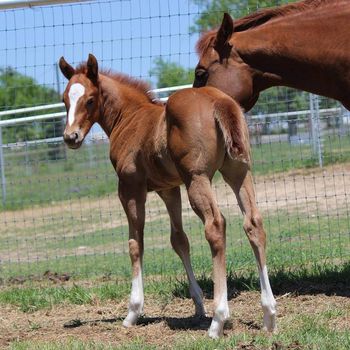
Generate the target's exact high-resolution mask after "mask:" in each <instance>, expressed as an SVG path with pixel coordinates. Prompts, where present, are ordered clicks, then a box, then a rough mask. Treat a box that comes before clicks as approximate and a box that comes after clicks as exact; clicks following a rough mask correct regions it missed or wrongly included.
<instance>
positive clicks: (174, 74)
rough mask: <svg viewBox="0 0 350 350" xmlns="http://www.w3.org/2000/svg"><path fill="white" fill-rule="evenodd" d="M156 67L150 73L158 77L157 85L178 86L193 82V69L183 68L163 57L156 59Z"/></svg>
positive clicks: (160, 86)
mask: <svg viewBox="0 0 350 350" xmlns="http://www.w3.org/2000/svg"><path fill="white" fill-rule="evenodd" d="M154 65H155V67H154V68H153V69H151V70H150V72H149V73H150V75H151V76H155V77H157V80H158V82H157V87H159V88H162V87H167V86H176V85H183V84H190V83H192V82H193V69H191V68H187V69H186V68H183V67H181V66H180V65H179V64H177V63H174V62H167V61H165V60H164V59H163V58H162V57H158V58H156V59H155V60H154Z"/></svg>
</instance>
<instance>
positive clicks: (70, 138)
mask: <svg viewBox="0 0 350 350" xmlns="http://www.w3.org/2000/svg"><path fill="white" fill-rule="evenodd" d="M78 139H79V134H78V133H77V132H72V133H71V134H66V133H64V134H63V140H64V142H66V143H68V144H73V143H75V142H76V141H77V140H78Z"/></svg>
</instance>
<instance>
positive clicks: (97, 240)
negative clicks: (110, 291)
mask: <svg viewBox="0 0 350 350" xmlns="http://www.w3.org/2000/svg"><path fill="white" fill-rule="evenodd" d="M224 212H225V209H224ZM225 215H226V217H227V218H228V225H227V262H228V265H229V266H231V267H232V268H233V269H235V270H247V269H255V259H254V257H253V253H252V250H251V247H250V245H249V243H248V240H247V238H246V237H245V234H244V232H243V229H242V218H241V216H234V215H233V216H232V215H231V216H230V215H229V213H225ZM156 217H157V216H155V220H153V221H151V222H148V223H146V227H145V258H144V262H145V272H146V274H147V275H162V276H175V275H177V274H179V273H180V274H181V273H182V272H183V267H182V264H181V262H180V259H179V258H178V257H177V255H176V254H175V252H174V251H173V250H172V248H171V245H170V242H169V228H168V227H169V222H168V219H166V220H165V221H164V219H160V218H158V219H157V218H156ZM107 220H108V218H107ZM184 224H185V225H184V226H185V230H186V231H187V232H188V235H189V239H190V244H191V255H192V260H193V266H194V269H195V271H196V272H197V273H208V272H210V271H211V266H212V262H211V254H210V249H209V245H208V243H207V241H206V240H205V237H204V232H203V226H202V224H201V223H200V221H199V219H197V218H196V217H190V218H185V222H184ZM349 225H350V222H349V218H348V217H347V216H344V217H341V216H327V215H322V216H314V217H311V216H310V217H306V218H304V219H303V220H301V218H300V217H299V214H297V213H288V212H286V211H282V210H280V211H278V212H277V213H276V212H274V213H271V214H270V216H267V217H265V229H266V231H267V233H268V263H269V266H270V267H271V268H275V267H287V268H288V267H291V266H303V265H305V264H310V263H314V262H328V263H335V264H336V263H338V262H341V261H346V259H348V258H349V251H350V237H349V231H350V230H349ZM97 227H98V225H97ZM61 228H62V227H61V225H57V222H56V221H54V222H53V223H52V225H51V226H47V223H46V222H45V223H44V224H43V228H41V227H40V225H39V224H37V225H35V226H34V228H33V230H32V231H31V230H30V229H29V228H27V230H24V231H23V233H24V234H25V236H23V237H22V236H21V234H20V233H18V232H16V234H15V235H13V236H6V235H5V236H0V237H1V238H0V255H1V256H2V260H3V261H2V265H1V267H0V269H1V270H0V272H1V276H2V278H3V279H5V280H7V279H9V278H11V277H12V278H13V277H16V276H28V275H34V276H40V275H42V274H43V273H44V272H45V271H47V270H50V271H54V272H58V273H63V272H64V273H68V274H70V275H73V276H80V277H84V276H85V277H88V276H94V275H95V276H100V275H106V274H107V275H109V274H112V275H117V276H119V277H128V276H129V274H130V261H129V257H128V244H127V239H128V229H127V226H125V225H122V226H119V227H116V228H106V229H104V230H101V229H99V228H97V229H96V230H94V231H91V232H90V233H86V232H84V228H83V230H82V231H81V229H80V230H78V231H77V233H76V234H73V235H68V236H67V235H65V234H64V233H63V235H62V232H61ZM19 252H21V257H22V258H23V257H25V256H26V255H25V254H26V252H28V254H31V256H32V258H28V259H25V258H24V259H23V260H24V262H18V261H17V259H16V256H17V254H19ZM7 256H13V257H14V258H12V259H11V260H10V259H6V257H7Z"/></svg>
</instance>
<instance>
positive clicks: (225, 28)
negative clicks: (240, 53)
mask: <svg viewBox="0 0 350 350" xmlns="http://www.w3.org/2000/svg"><path fill="white" fill-rule="evenodd" d="M233 31H234V24H233V19H232V17H231V16H230V15H229V14H228V13H226V12H225V13H224V18H223V19H222V22H221V26H220V28H219V30H218V33H217V34H216V40H215V45H214V48H215V50H216V51H217V52H218V53H219V55H220V58H221V59H223V58H227V57H229V55H230V52H231V48H232V45H231V44H230V43H229V40H230V38H231V35H232V34H233Z"/></svg>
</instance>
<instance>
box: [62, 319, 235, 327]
mask: <svg viewBox="0 0 350 350" xmlns="http://www.w3.org/2000/svg"><path fill="white" fill-rule="evenodd" d="M123 319H124V317H116V318H106V319H96V320H87V321H83V320H80V319H76V320H71V321H69V322H67V323H65V324H64V325H63V327H64V328H77V327H81V326H84V325H97V324H99V323H116V322H122V321H123ZM211 321H212V317H206V316H205V317H197V316H190V317H140V319H139V320H138V321H137V325H138V326H147V325H150V324H155V323H160V322H165V323H166V324H167V326H168V327H169V328H170V329H173V330H207V329H208V328H209V326H210V324H211ZM224 328H225V329H231V328H232V323H231V322H229V321H228V322H226V323H225V327H224Z"/></svg>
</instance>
